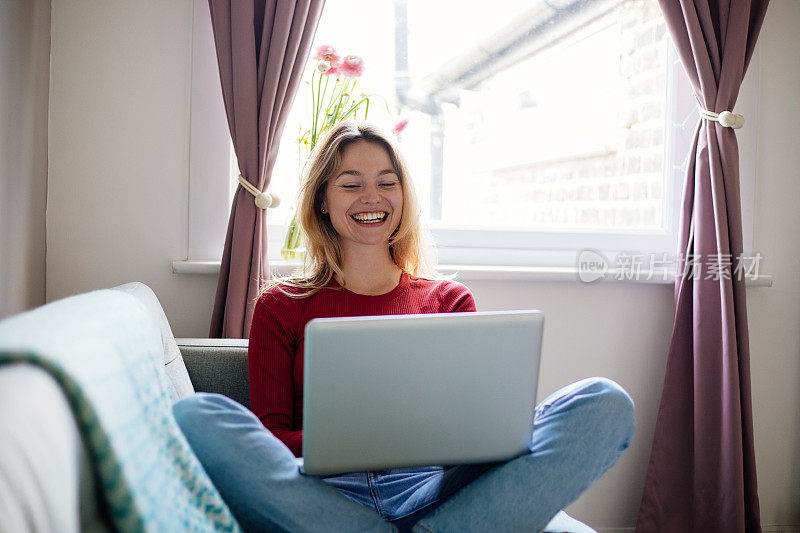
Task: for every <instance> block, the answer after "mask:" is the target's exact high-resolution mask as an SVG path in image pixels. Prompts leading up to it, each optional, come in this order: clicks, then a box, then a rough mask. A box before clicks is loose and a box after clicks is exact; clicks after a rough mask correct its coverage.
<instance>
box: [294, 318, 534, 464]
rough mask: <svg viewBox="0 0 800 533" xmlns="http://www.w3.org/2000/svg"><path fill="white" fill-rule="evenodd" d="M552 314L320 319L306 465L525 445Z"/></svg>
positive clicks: (309, 362)
mask: <svg viewBox="0 0 800 533" xmlns="http://www.w3.org/2000/svg"><path fill="white" fill-rule="evenodd" d="M543 325H544V317H543V315H542V313H541V312H539V311H500V312H480V313H442V314H425V315H396V316H374V317H353V318H320V319H314V320H311V321H310V322H309V323H308V324H307V325H306V330H305V363H304V364H305V369H304V372H305V377H304V380H305V381H304V398H303V459H302V460H300V461H299V462H300V467H301V471H302V472H304V473H306V474H312V475H327V474H336V473H343V472H353V471H364V470H383V469H388V468H399V467H408V466H423V465H453V464H462V463H476V462H491V461H502V460H507V459H511V458H513V457H516V456H519V455H521V454H523V453H526V452H527V450H528V445H529V444H530V437H531V428H532V423H533V411H534V407H535V401H536V386H537V382H538V374H539V356H540V353H541V345H542V328H543Z"/></svg>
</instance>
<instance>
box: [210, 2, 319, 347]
mask: <svg viewBox="0 0 800 533" xmlns="http://www.w3.org/2000/svg"><path fill="white" fill-rule="evenodd" d="M324 3H325V1H324V0H272V1H268V0H209V2H208V5H209V8H210V9H211V22H212V26H213V29H214V41H215V42H216V48H217V60H218V63H219V75H220V80H221V82H222V96H223V98H224V100H225V110H226V112H227V114H228V126H229V127H230V132H231V139H232V140H233V146H234V149H235V150H236V157H237V158H238V160H239V171H240V172H241V174H242V176H244V177H245V178H246V179H247V181H249V182H250V183H252V184H253V185H255V186H256V187H257V188H258V189H260V190H261V191H264V190H265V189H266V188H267V186H268V185H269V182H270V175H271V174H272V168H273V166H274V165H275V157H276V156H277V154H278V145H279V143H280V137H281V133H282V132H283V126H284V123H285V122H286V118H287V117H288V115H289V109H290V107H291V104H292V100H293V99H294V95H295V93H296V92H297V86H298V84H299V83H300V78H301V76H302V73H303V69H304V67H305V64H306V60H307V59H308V54H309V52H310V50H311V44H312V40H313V37H314V32H315V31H316V29H317V23H318V22H319V17H320V14H321V13H322V7H323V5H324ZM220 178H221V179H223V178H224V177H223V176H220ZM268 276H269V263H268V262H267V219H266V213H265V212H264V211H263V210H261V209H259V208H257V207H256V205H255V203H254V199H253V196H252V195H251V194H250V193H249V192H247V191H246V190H245V189H244V188H243V187H242V186H241V185H240V186H239V188H238V189H237V190H236V195H235V196H234V199H233V206H232V208H231V218H230V221H229V222H228V233H227V236H226V237H225V249H224V251H223V255H222V265H221V267H220V272H219V281H218V284H217V295H216V300H215V302H214V311H213V314H212V317H211V329H210V332H209V336H210V337H212V338H213V337H224V338H237V339H239V338H246V337H247V336H248V335H249V333H250V322H251V321H252V317H253V305H254V303H255V298H256V296H257V294H258V289H259V287H260V285H261V283H262V282H263V281H264V280H265V279H267V277H268Z"/></svg>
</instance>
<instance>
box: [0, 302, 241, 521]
mask: <svg viewBox="0 0 800 533" xmlns="http://www.w3.org/2000/svg"><path fill="white" fill-rule="evenodd" d="M20 361H22V362H26V363H29V364H32V365H36V366H38V367H41V368H42V369H44V370H45V371H47V372H49V373H50V374H51V375H52V376H53V377H54V378H55V380H56V381H57V382H58V383H59V385H60V386H61V388H62V389H63V391H64V394H65V396H66V398H67V400H68V401H69V403H70V406H71V408H72V412H73V414H74V416H75V420H76V422H77V425H78V427H79V429H80V432H81V436H82V439H83V442H84V445H85V446H86V447H87V449H88V451H89V455H90V457H91V461H92V467H93V469H94V472H95V479H97V480H98V483H99V485H100V489H101V491H102V493H103V495H104V499H105V504H106V505H107V506H108V510H109V515H110V516H111V519H112V521H113V525H114V526H115V528H116V529H117V530H118V531H121V532H140V531H152V532H164V531H231V532H238V531H240V528H239V525H238V524H237V522H236V520H235V519H234V517H233V515H232V514H231V512H230V510H229V509H228V507H227V505H226V504H225V502H224V501H223V500H222V498H221V497H220V495H219V492H217V490H216V488H214V485H212V483H211V480H210V479H209V478H208V475H207V474H206V473H205V471H204V470H203V468H202V466H201V465H200V462H199V461H198V459H197V457H196V456H195V455H194V453H193V452H192V450H191V448H190V447H189V444H188V442H187V441H186V439H185V438H184V436H183V434H182V433H181V431H180V428H179V427H178V425H177V423H176V422H175V419H174V418H173V416H172V401H171V399H170V395H169V392H168V388H167V383H168V378H167V376H166V374H165V372H164V362H163V348H162V345H161V338H160V334H159V332H158V331H157V329H156V326H155V324H154V323H153V321H152V320H151V319H150V317H149V316H148V314H147V311H146V310H145V308H144V306H143V305H142V304H141V303H140V302H139V301H138V300H137V299H136V298H135V297H133V296H131V295H129V294H124V293H121V292H118V291H111V290H104V291H95V292H91V293H87V294H82V295H79V296H74V297H71V298H67V299H64V300H60V301H57V302H54V303H51V304H49V305H46V306H44V307H40V308H38V309H35V310H33V311H29V312H27V313H23V314H21V315H18V316H15V317H12V318H9V319H6V320H4V321H2V322H0V365H2V364H7V363H12V362H20Z"/></svg>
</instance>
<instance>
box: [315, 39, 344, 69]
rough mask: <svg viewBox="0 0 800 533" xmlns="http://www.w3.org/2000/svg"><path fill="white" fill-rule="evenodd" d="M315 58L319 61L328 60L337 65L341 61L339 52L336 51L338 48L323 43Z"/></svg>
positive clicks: (332, 64)
mask: <svg viewBox="0 0 800 533" xmlns="http://www.w3.org/2000/svg"><path fill="white" fill-rule="evenodd" d="M314 59H317V60H319V61H327V62H328V63H330V64H331V66H335V65H336V64H338V63H339V59H340V57H339V54H337V53H336V49H335V48H334V47H333V46H330V45H327V44H326V45H323V46H320V47H319V48H317V54H316V55H315V56H314Z"/></svg>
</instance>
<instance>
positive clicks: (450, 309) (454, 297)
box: [440, 281, 477, 313]
mask: <svg viewBox="0 0 800 533" xmlns="http://www.w3.org/2000/svg"><path fill="white" fill-rule="evenodd" d="M440 298H441V304H440V305H441V311H440V312H441V313H472V312H475V311H476V310H477V308H476V307H475V298H474V297H473V296H472V292H470V290H469V289H468V288H467V287H466V285H463V284H461V283H458V282H457V281H447V282H444V283H443V284H442V288H441V295H440Z"/></svg>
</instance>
